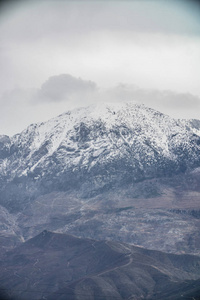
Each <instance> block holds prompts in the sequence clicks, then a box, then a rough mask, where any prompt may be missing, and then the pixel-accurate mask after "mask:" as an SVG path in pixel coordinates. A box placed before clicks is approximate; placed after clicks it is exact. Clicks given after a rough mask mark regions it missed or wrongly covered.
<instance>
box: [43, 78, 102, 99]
mask: <svg viewBox="0 0 200 300" xmlns="http://www.w3.org/2000/svg"><path fill="white" fill-rule="evenodd" d="M96 89H97V87H96V84H95V83H94V82H93V81H90V80H89V81H87V80H83V79H81V78H80V77H79V78H76V77H73V76H72V75H69V74H61V75H57V76H51V77H49V78H48V80H47V81H45V82H44V83H43V84H42V86H41V88H40V90H39V91H38V97H39V99H40V100H45V101H53V102H57V101H63V100H71V98H72V97H74V96H76V95H80V94H88V93H91V92H94V91H95V90H96Z"/></svg>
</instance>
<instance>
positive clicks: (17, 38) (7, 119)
mask: <svg viewBox="0 0 200 300" xmlns="http://www.w3.org/2000/svg"><path fill="white" fill-rule="evenodd" d="M132 100H134V101H139V102H143V103H145V104H146V105H148V106H150V107H154V108H156V109H158V110H160V111H162V112H164V113H167V114H170V115H172V116H173V117H177V118H199V119H200V109H199V108H200V5H199V3H198V1H192V0H188V1H184V0H179V1H176V0H172V1H170V0H163V1H162V0H159V1H158V0H155V1H153V0H152V1H151V0H139V1H136V0H133V1H130V0H129V1H124V0H121V1H95V0H93V1H84V0H82V1H76V0H75V1H64V0H56V1H55V0H54V1H50V0H40V1H37V0H34V1H31V0H26V1H17V0H16V1H9V0H7V1H4V2H1V7H0V105H1V107H0V134H8V135H13V134H15V133H17V132H20V131H21V130H23V129H24V128H25V127H26V126H27V125H29V124H30V123H33V122H38V121H45V120H47V119H48V118H50V117H53V116H55V115H56V114H59V113H62V112H64V111H66V110H68V109H71V108H73V107H75V106H78V105H82V106H83V105H87V104H90V103H95V102H97V101H109V102H113V101H132Z"/></svg>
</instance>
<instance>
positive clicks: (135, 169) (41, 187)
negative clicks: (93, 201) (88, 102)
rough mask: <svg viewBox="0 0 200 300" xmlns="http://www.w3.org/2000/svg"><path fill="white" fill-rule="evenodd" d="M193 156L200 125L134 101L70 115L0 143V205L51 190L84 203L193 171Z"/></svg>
mask: <svg viewBox="0 0 200 300" xmlns="http://www.w3.org/2000/svg"><path fill="white" fill-rule="evenodd" d="M199 154H200V121H197V120H192V121H185V120H175V119H172V118H170V117H169V116H167V115H164V114H162V113H160V112H157V111H155V110H153V109H150V108H147V107H145V106H144V105H138V104H135V103H124V104H104V103H103V104H98V105H93V106H89V107H84V108H79V109H74V110H72V111H68V112H66V113H64V114H62V115H60V116H58V117H56V118H53V119H51V120H49V121H47V122H45V123H38V124H32V125H30V126H29V127H28V128H27V129H25V130H24V131H22V132H21V133H20V134H17V135H15V136H13V137H11V138H8V137H6V136H1V137H0V158H1V160H0V176H1V177H0V180H1V185H0V186H1V203H3V204H5V203H8V202H13V201H14V202H15V203H16V201H18V200H19V201H22V199H25V198H29V199H30V198H34V197H36V196H38V195H40V194H45V193H47V192H51V191H67V190H70V191H71V190H77V191H79V193H80V194H81V195H82V196H83V197H90V196H92V195H95V194H98V193H102V192H104V191H106V190H109V189H112V188H115V187H119V186H121V185H124V184H131V183H134V182H137V181H140V180H144V179H146V178H152V177H160V176H161V177H162V176H167V175H171V174H174V173H179V172H185V171H186V170H188V169H191V168H196V167H199V166H200V155H199ZM13 199H14V200H13ZM6 206H7V205H6Z"/></svg>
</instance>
